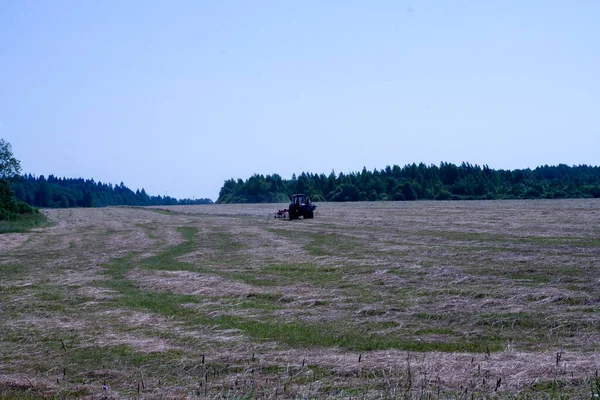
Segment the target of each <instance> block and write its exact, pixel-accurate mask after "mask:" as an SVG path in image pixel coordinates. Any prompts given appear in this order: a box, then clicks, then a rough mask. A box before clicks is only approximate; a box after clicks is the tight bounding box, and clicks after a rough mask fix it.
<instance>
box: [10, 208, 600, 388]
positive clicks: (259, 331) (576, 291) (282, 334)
mask: <svg viewBox="0 0 600 400" xmlns="http://www.w3.org/2000/svg"><path fill="white" fill-rule="evenodd" d="M278 208H283V205H277V204H269V205H203V206H176V207H161V208H160V209H158V208H157V209H150V208H105V209H70V210H48V211H45V212H46V213H47V215H48V217H49V218H50V220H52V221H53V222H54V225H53V226H50V227H47V228H41V229H35V230H34V231H33V232H30V233H25V234H23V233H18V234H17V233H15V234H4V235H0V272H1V276H2V280H1V281H0V304H2V307H1V308H0V398H3V397H25V398H27V397H28V396H29V397H36V396H37V397H39V396H41V397H44V396H57V397H86V396H87V397H94V396H95V397H102V396H104V397H107V398H121V397H131V396H138V395H140V396H141V397H144V398H162V397H170V398H181V397H188V398H190V397H219V396H222V397H243V396H253V397H268V398H271V397H303V398H316V397H319V398H323V397H325V398H326V397H330V398H338V397H352V398H355V397H365V398H380V397H384V398H396V397H397V398H448V397H453V398H461V397H462V398H470V397H471V396H474V397H476V398H481V397H484V398H488V397H489V398H494V397H515V396H517V397H518V396H521V397H527V396H529V397H546V398H548V397H549V398H553V397H554V398H560V397H561V396H563V397H577V396H580V397H584V398H589V397H590V396H593V395H594V394H599V395H600V381H598V379H597V378H596V377H595V374H596V373H597V370H598V369H599V367H600V355H599V354H598V350H599V344H600V329H598V327H599V326H600V313H599V311H600V280H599V279H598V277H599V276H600V202H599V201H597V200H554V201H543V200H541V201H486V202H456V203H455V202H415V203H392V202H389V203H351V204H327V203H324V204H320V205H319V208H318V212H317V214H316V217H315V219H314V220H306V221H304V220H299V221H286V220H279V219H275V218H273V213H274V211H276V210H277V209H278ZM103 386H104V388H103Z"/></svg>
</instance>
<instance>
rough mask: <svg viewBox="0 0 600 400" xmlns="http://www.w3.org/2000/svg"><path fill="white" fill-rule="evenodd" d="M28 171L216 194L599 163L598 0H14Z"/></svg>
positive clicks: (3, 61) (15, 98)
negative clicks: (238, 182) (352, 176)
mask: <svg viewBox="0 0 600 400" xmlns="http://www.w3.org/2000/svg"><path fill="white" fill-rule="evenodd" d="M0 137H2V138H4V139H6V140H7V141H9V142H10V143H11V144H12V146H13V151H14V153H15V155H16V157H17V158H18V159H20V160H21V163H22V166H23V170H24V172H28V173H32V174H35V175H49V174H54V175H57V176H67V177H84V178H92V177H93V178H94V179H95V180H96V181H102V182H111V183H119V182H121V181H123V182H124V183H125V184H126V185H127V186H129V187H130V188H132V189H134V190H135V189H136V188H142V187H143V188H145V189H146V191H147V192H148V193H150V194H161V195H164V194H165V193H167V194H169V195H171V196H175V197H178V198H181V197H190V198H191V197H196V198H198V197H210V198H212V199H213V200H216V198H217V196H218V191H219V189H220V187H221V185H222V183H223V181H224V180H226V179H228V178H238V177H239V178H244V179H245V178H248V177H249V176H251V175H252V174H254V173H262V174H272V173H279V174H280V175H282V176H283V177H284V178H289V177H291V175H292V173H294V172H295V173H300V172H301V171H309V172H315V173H321V172H323V173H325V174H329V173H330V172H331V170H332V169H334V170H335V171H336V172H346V173H347V172H352V171H359V170H361V169H362V167H363V166H365V167H367V169H370V170H371V169H373V168H378V169H381V168H384V167H385V166H386V165H393V164H398V165H404V164H407V163H412V162H417V163H418V162H424V163H426V164H431V163H433V164H439V162H440V161H449V162H454V163H460V162H462V161H468V162H471V163H477V164H488V165H489V166H490V167H492V168H505V169H506V168H509V169H513V168H526V167H531V168H534V167H536V166H538V165H542V164H558V163H566V164H569V165H573V164H593V165H598V164H599V163H600V162H599V161H600V160H599V157H598V155H599V154H600V151H599V148H600V1H597V0H588V1H577V0H574V1H552V0H543V1H541V0H540V1H533V0H531V1H527V0H525V1H516V0H514V1H511V0H508V1H506V0H504V1H491V0H490V1H442V0H437V1H433V0H432V1H403V0H396V1H295V2H289V1H273V2H264V1H235V2H234V1H127V0H126V1H105V0H103V1H93V0H83V1H82V0H77V1H60V0H56V1H24V0H3V1H0Z"/></svg>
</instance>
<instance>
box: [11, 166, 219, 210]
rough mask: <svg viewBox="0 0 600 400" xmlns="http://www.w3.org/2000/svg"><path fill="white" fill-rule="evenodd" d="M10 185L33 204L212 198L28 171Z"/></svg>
mask: <svg viewBox="0 0 600 400" xmlns="http://www.w3.org/2000/svg"><path fill="white" fill-rule="evenodd" d="M11 188H12V190H13V191H14V193H15V197H16V198H17V199H19V200H21V201H23V202H25V203H27V204H29V205H32V206H35V207H52V208H67V207H105V206H121V205H126V206H158V205H161V206H162V205H177V204H212V203H213V201H212V200H211V199H204V198H202V199H180V200H178V199H176V198H174V197H171V196H150V195H148V194H147V193H146V191H145V190H144V189H142V190H139V189H138V190H136V191H135V192H134V191H133V190H131V189H129V188H128V187H127V186H125V185H124V184H123V182H121V183H120V184H119V185H113V184H111V183H103V182H100V181H99V182H95V181H94V179H83V178H58V177H55V176H54V175H49V176H48V178H46V177H44V176H43V175H40V176H39V177H35V176H33V175H31V174H26V175H23V176H17V177H15V178H14V179H13V182H12V184H11Z"/></svg>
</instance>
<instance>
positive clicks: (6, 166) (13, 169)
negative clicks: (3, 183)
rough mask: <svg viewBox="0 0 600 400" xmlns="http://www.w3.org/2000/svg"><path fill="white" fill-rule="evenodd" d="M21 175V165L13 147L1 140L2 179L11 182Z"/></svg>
mask: <svg viewBox="0 0 600 400" xmlns="http://www.w3.org/2000/svg"><path fill="white" fill-rule="evenodd" d="M20 173H21V163H20V161H19V160H17V159H16V158H15V157H14V156H13V153H12V146H11V145H10V143H8V142H7V141H6V140H4V139H0V179H7V180H10V179H12V178H14V177H15V176H17V175H19V174H20Z"/></svg>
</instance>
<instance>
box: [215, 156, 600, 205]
mask: <svg viewBox="0 0 600 400" xmlns="http://www.w3.org/2000/svg"><path fill="white" fill-rule="evenodd" d="M292 193H307V194H309V195H310V196H312V199H313V201H385V200H421V199H423V200H478V199H490V200H491V199H556V198H578V197H600V167H594V166H587V165H579V166H568V165H564V164H560V165H557V166H548V165H544V166H542V167H537V168H535V169H534V170H531V169H516V170H494V169H491V168H489V167H488V166H487V165H484V166H483V167H481V166H479V165H472V164H469V163H462V164H461V165H455V164H452V163H447V162H442V163H441V164H440V165H439V166H437V165H429V166H427V165H425V164H423V163H421V164H414V163H413V164H410V165H405V166H404V167H399V166H398V165H394V166H393V167H390V166H387V167H386V168H385V169H382V170H377V169H375V170H373V171H367V169H366V168H363V170H362V171H361V172H353V173H349V174H344V173H340V174H338V175H336V174H335V172H333V171H332V172H331V173H330V174H329V176H327V175H325V174H318V175H317V174H311V173H306V172H303V173H302V174H300V175H299V176H296V175H293V176H292V179H290V180H286V179H282V178H281V176H279V175H277V174H274V175H267V176H264V175H253V176H252V177H250V178H248V179H246V180H245V181H244V180H242V179H237V180H235V179H229V180H227V181H225V183H224V185H223V187H222V188H221V190H220V192H219V198H218V200H217V203H273V202H286V201H289V196H290V195H291V194H292Z"/></svg>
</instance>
